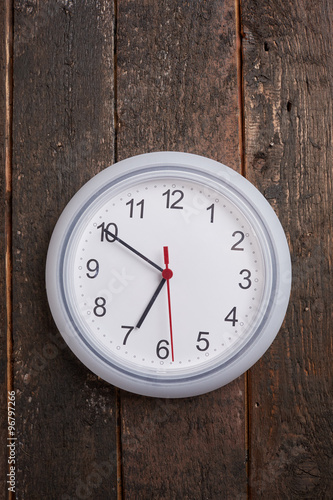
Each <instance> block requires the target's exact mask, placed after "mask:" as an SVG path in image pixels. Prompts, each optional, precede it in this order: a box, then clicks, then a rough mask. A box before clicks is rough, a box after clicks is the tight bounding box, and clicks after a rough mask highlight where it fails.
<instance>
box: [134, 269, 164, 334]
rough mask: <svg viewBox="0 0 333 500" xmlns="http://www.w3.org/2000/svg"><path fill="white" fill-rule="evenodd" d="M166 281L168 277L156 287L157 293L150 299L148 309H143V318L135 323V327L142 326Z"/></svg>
mask: <svg viewBox="0 0 333 500" xmlns="http://www.w3.org/2000/svg"><path fill="white" fill-rule="evenodd" d="M165 282H166V279H165V278H162V280H161V281H160V283H159V285H158V287H157V288H156V290H155V293H154V295H153V296H152V298H151V299H150V301H149V304H148V305H147V307H146V309H145V310H144V311H143V314H142V316H141V318H140V319H139V321H138V322H137V324H136V325H135V328H140V326H141V325H142V323H143V322H144V320H145V318H146V316H147V314H148V313H149V311H150V309H151V307H152V305H153V304H154V302H155V300H156V299H157V297H158V294H159V293H160V291H161V290H162V288H163V285H164V284H165Z"/></svg>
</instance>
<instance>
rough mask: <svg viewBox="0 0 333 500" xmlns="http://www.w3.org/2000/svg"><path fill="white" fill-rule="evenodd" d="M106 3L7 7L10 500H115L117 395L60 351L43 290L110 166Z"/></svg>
mask: <svg viewBox="0 0 333 500" xmlns="http://www.w3.org/2000/svg"><path fill="white" fill-rule="evenodd" d="M113 14H114V12H113V3H112V2H109V1H107V0H105V1H101V2H92V1H91V2H90V1H89V2H86V1H73V2H64V1H57V2H54V1H51V0H49V1H46V2H28V1H23V0H22V1H16V2H15V44H14V47H15V53H14V82H15V88H14V117H13V123H14V127H13V133H14V176H13V193H14V199H13V202H14V213H13V227H14V232H13V245H14V289H13V301H14V359H15V390H16V393H17V410H18V414H17V436H18V442H19V445H18V448H17V458H18V469H17V490H18V497H19V498H50V499H53V498H54V499H59V498H61V499H62V500H63V499H67V498H71V499H72V498H91V497H96V498H115V497H116V445H115V440H116V419H115V414H116V402H115V391H114V388H113V387H112V386H110V385H108V384H106V383H104V382H102V381H100V380H98V379H97V377H96V376H94V375H93V374H91V373H90V372H89V371H88V370H87V369H86V368H85V367H84V366H83V365H82V364H81V363H80V362H79V361H78V360H77V359H76V358H75V356H74V355H73V354H72V353H71V352H70V351H69V349H68V348H67V347H66V346H65V345H64V343H63V341H62V339H61V337H60V334H59V333H58V332H57V330H56V328H55V326H54V323H53V320H52V318H51V315H50V312H49V309H48V305H47V300H46V294H45V285H44V270H45V257H46V252H47V246H48V242H49V238H50V236H51V232H52V229H53V227H54V224H55V222H56V220H57V218H58V217H59V215H60V213H61V210H62V209H63V208H64V206H65V205H66V204H67V202H68V201H69V199H70V198H71V196H72V195H73V194H74V193H75V192H76V191H77V189H78V188H79V187H80V186H81V185H82V184H83V183H84V182H85V181H87V180H88V179H89V178H90V177H91V176H92V175H93V174H95V173H97V172H98V171H99V170H101V169H102V168H104V167H106V166H108V165H109V164H110V163H112V160H113V142H114V135H113V124H114V117H113V112H114V99H113V54H114V47H113V29H114V28H113Z"/></svg>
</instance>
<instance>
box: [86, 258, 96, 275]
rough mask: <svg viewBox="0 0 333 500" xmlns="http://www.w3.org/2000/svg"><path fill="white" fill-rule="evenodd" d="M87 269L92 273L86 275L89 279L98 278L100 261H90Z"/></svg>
mask: <svg viewBox="0 0 333 500" xmlns="http://www.w3.org/2000/svg"><path fill="white" fill-rule="evenodd" d="M87 269H88V271H90V273H92V274H90V273H86V274H87V276H88V278H96V276H97V275H98V273H99V263H98V260H96V259H90V260H88V262H87Z"/></svg>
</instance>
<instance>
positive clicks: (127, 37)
mask: <svg viewBox="0 0 333 500" xmlns="http://www.w3.org/2000/svg"><path fill="white" fill-rule="evenodd" d="M117 27H118V29H117V65H118V67H117V112H118V125H119V127H118V131H117V139H118V141H117V151H118V158H119V159H122V158H125V157H128V156H132V155H135V154H139V153H144V152H149V151H156V150H176V151H177V150H179V151H187V152H192V153H197V154H202V155H205V156H208V157H211V158H214V159H217V160H220V161H222V162H224V163H226V164H228V165H229V166H231V167H233V168H236V169H240V158H239V148H238V109H237V105H238V104H237V103H238V100H237V99H238V97H237V68H236V35H235V8H234V1H229V0H227V1H222V0H214V1H211V2H205V3H203V2H193V3H191V2H180V1H174V0H172V1H171V0H165V1H162V2H135V1H123V2H119V3H118V12H117ZM244 392H245V391H244V378H243V377H241V378H239V379H238V380H236V381H235V382H233V383H232V384H230V385H229V386H227V387H224V388H222V389H221V390H218V391H215V392H213V393H211V394H208V395H204V396H201V397H197V398H189V399H182V400H174V399H173V400H162V399H154V398H145V397H141V396H134V395H132V394H129V393H125V392H123V391H121V393H120V394H121V419H122V446H123V449H122V454H123V481H124V494H125V498H152V497H154V498H160V499H173V498H184V499H193V498H239V499H240V498H245V497H246V472H245V459H246V457H245V418H244Z"/></svg>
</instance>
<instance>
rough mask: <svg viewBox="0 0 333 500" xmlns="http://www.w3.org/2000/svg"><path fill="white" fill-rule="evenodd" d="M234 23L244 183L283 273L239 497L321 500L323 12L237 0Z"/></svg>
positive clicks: (327, 335)
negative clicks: (259, 201) (257, 198)
mask: <svg viewBox="0 0 333 500" xmlns="http://www.w3.org/2000/svg"><path fill="white" fill-rule="evenodd" d="M259 11H260V16H258V15H257V13H258V12H259ZM242 20H243V30H244V75H245V81H244V88H245V124H246V144H245V147H246V161H247V172H248V177H249V179H250V180H251V181H252V182H254V183H255V184H256V185H257V186H258V188H259V189H260V190H261V191H262V192H263V193H264V194H265V196H266V198H267V199H268V200H269V201H270V202H271V204H272V206H273V208H274V209H275V211H276V212H277V214H278V216H279V218H280V220H281V222H282V224H283V226H284V228H285V230H286V233H287V237H288V239H289V243H290V249H291V253H292V264H293V287H292V295H291V303H290V307H289V312H288V314H287V318H286V321H285V323H284V326H283V328H282V329H281V332H280V334H279V335H278V337H277V339H276V341H275V342H274V344H273V345H272V347H271V349H269V351H268V352H267V354H266V355H265V356H264V357H263V358H262V360H261V361H260V362H259V363H257V364H256V366H255V367H254V368H253V369H252V370H251V376H250V391H251V392H250V394H251V398H250V405H249V410H250V418H251V435H250V478H249V479H250V487H251V493H252V496H253V497H254V498H264V499H266V498H271V499H281V498H311V499H312V498H332V497H333V480H332V479H333V478H332V474H333V454H332V453H333V450H332V432H333V431H332V424H333V416H332V410H333V407H332V394H333V384H332V380H333V377H332V376H333V369H332V368H333V365H332V354H333V352H332V319H333V317H332V299H333V287H332V260H331V259H332V255H333V251H332V218H333V202H332V181H333V179H332V177H333V175H332V174H333V169H332V126H333V109H332V95H333V94H332V88H333V58H332V3H331V2H329V1H328V0H327V1H319V0H316V1H313V0H303V1H302V2H296V3H295V2H292V1H285V2H280V1H277V0H273V1H271V0H270V1H267V2H266V1H265V2H262V1H253V0H251V1H244V2H243V18H242Z"/></svg>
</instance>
